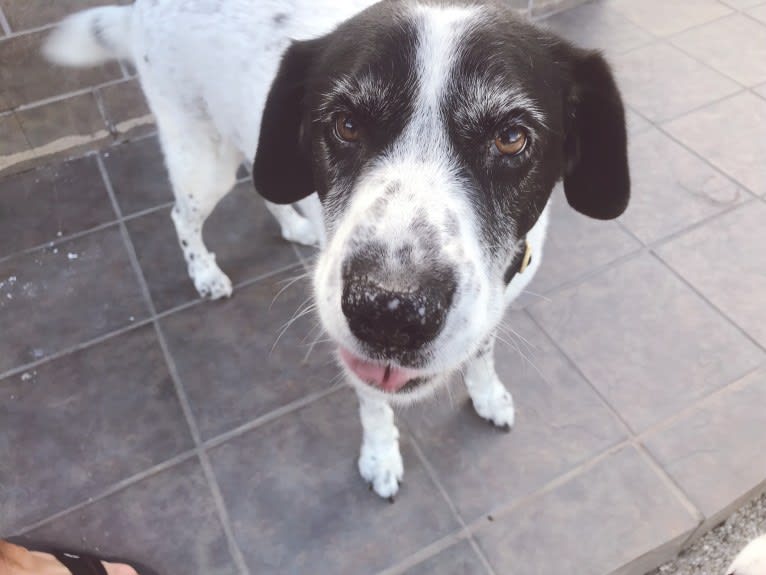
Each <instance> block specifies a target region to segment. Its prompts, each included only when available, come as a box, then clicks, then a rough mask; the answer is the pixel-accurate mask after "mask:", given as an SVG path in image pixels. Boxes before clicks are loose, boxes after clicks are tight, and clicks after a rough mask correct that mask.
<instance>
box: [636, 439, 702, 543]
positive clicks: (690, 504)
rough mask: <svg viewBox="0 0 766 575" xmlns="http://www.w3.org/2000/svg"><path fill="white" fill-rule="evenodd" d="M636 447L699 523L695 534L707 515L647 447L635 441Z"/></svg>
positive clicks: (695, 527) (695, 528) (692, 531)
mask: <svg viewBox="0 0 766 575" xmlns="http://www.w3.org/2000/svg"><path fill="white" fill-rule="evenodd" d="M634 446H635V448H636V450H637V451H638V452H639V453H640V455H641V457H642V458H643V459H644V460H645V461H646V463H647V464H648V465H649V467H651V468H652V471H654V473H655V475H657V477H658V478H660V480H661V481H662V482H663V483H665V484H666V486H667V487H668V489H669V490H670V491H671V492H672V493H673V495H675V496H676V498H677V499H678V501H679V502H680V503H681V504H682V505H683V506H684V507H685V508H686V511H687V512H688V513H689V515H691V516H692V517H694V519H695V521H697V525H695V526H694V529H692V530H691V533H690V535H691V534H693V533H694V532H695V531H697V529H698V528H699V526H700V525H702V524H703V523H704V522H705V520H706V519H707V518H706V517H705V514H704V513H702V511H701V510H700V509H699V508H698V507H697V504H696V503H694V501H692V499H691V497H690V496H689V495H688V494H687V493H686V491H684V489H683V487H681V485H680V484H679V483H678V481H676V480H675V478H674V477H673V476H672V475H670V473H668V471H667V470H666V469H665V468H663V467H662V465H661V464H660V463H659V461H657V460H656V459H655V457H654V455H652V454H651V453H650V452H649V450H648V449H647V448H646V446H645V445H644V444H643V443H642V442H641V441H638V440H637V441H635V442H634Z"/></svg>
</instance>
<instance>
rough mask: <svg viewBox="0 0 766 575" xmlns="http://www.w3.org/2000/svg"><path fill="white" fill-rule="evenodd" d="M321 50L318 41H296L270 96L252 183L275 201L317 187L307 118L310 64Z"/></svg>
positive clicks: (297, 197) (293, 199) (287, 200)
mask: <svg viewBox="0 0 766 575" xmlns="http://www.w3.org/2000/svg"><path fill="white" fill-rule="evenodd" d="M318 49H319V41H318V40H313V41H308V42H295V43H293V44H292V45H291V46H290V48H288V50H287V51H286V52H285V55H284V56H283V57H282V63H281V64H280V67H279V72H278V73H277V76H276V78H275V79H274V83H273V84H272V85H271V90H270V91H269V96H268V98H267V99H266V106H265V107H264V110H263V118H262V120H261V133H260V136H259V139H258V151H257V152H256V154H255V161H254V163H253V182H254V183H255V189H256V190H257V191H258V192H259V193H260V194H261V195H262V196H263V197H264V198H266V199H267V200H269V201H270V202H273V203H275V204H291V203H293V202H297V201H298V200H301V199H303V198H305V197H306V196H309V195H311V194H312V193H313V192H314V181H313V177H312V166H311V146H310V142H311V136H310V134H309V133H308V130H310V128H311V126H310V122H307V123H306V124H307V125H305V126H304V125H303V124H304V121H303V120H304V116H305V110H304V101H305V97H306V84H307V81H308V74H309V68H310V66H311V63H312V61H313V58H314V56H315V54H316V52H317V50H318Z"/></svg>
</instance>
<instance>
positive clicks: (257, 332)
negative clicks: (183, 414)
mask: <svg viewBox="0 0 766 575" xmlns="http://www.w3.org/2000/svg"><path fill="white" fill-rule="evenodd" d="M301 271H302V270H295V271H294V272H293V273H292V274H291V273H288V274H283V275H280V276H277V277H275V278H270V279H269V280H265V281H263V282H258V283H256V284H255V285H253V286H250V287H247V288H244V289H242V290H239V291H238V292H237V293H236V294H235V297H233V298H232V299H231V300H229V301H226V302H223V303H205V304H202V305H200V306H196V307H194V308H191V309H189V310H186V311H182V312H180V313H178V314H175V315H172V316H170V317H168V318H165V319H163V320H162V327H163V330H164V332H165V335H166V337H167V341H168V345H169V347H170V351H171V354H172V355H173V358H174V360H175V363H176V366H177V368H178V372H179V374H180V376H181V380H182V381H183V385H184V388H185V389H186V391H187V393H188V394H189V398H190V400H191V403H192V407H193V410H194V413H195V415H196V417H197V420H198V423H199V426H200V430H201V432H202V435H203V437H205V438H210V437H212V436H215V435H218V434H219V433H222V432H224V431H228V430H230V429H232V428H234V427H236V426H238V425H242V424H244V423H247V422H248V421H250V420H252V419H254V418H256V417H258V416H261V415H265V414H266V413H268V412H269V411H271V410H273V409H275V408H277V407H281V406H283V405H285V404H287V403H290V402H292V401H296V400H298V399H301V398H303V397H305V396H306V395H307V394H311V393H316V392H319V391H322V390H324V389H327V388H328V387H329V386H330V385H331V384H332V383H333V382H334V381H337V376H338V373H339V368H338V367H337V366H336V364H335V361H334V359H333V354H332V350H331V349H330V348H329V344H319V345H317V346H316V348H315V349H313V351H311V354H310V355H309V357H308V359H305V358H306V354H307V353H308V352H309V349H310V345H311V343H312V341H313V339H314V338H319V337H320V336H321V332H319V330H314V331H312V327H313V326H315V325H316V323H317V320H316V318H315V317H314V315H313V314H308V315H307V316H305V317H303V318H301V319H299V320H298V321H296V322H295V323H294V324H293V325H291V326H290V327H289V328H287V329H286V330H285V332H284V335H283V336H282V337H281V338H279V341H278V342H277V338H278V336H279V333H280V331H281V330H282V327H283V326H285V325H286V324H287V322H289V321H290V319H291V318H292V317H293V316H294V315H295V313H296V312H297V311H298V309H299V308H300V306H301V305H302V304H304V303H306V302H307V300H308V295H309V291H308V288H307V286H306V283H305V281H302V282H299V283H296V284H295V285H293V286H291V287H289V288H287V289H285V291H284V292H283V293H282V294H281V295H280V296H279V298H278V299H277V300H276V301H274V298H275V297H276V295H277V294H278V293H279V291H280V290H281V289H282V288H283V287H285V286H286V285H287V280H288V279H289V278H291V277H293V276H295V275H297V274H298V273H300V272H301ZM272 302H273V303H272ZM275 342H276V343H275ZM211 390H215V393H211Z"/></svg>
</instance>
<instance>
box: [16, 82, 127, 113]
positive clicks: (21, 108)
mask: <svg viewBox="0 0 766 575" xmlns="http://www.w3.org/2000/svg"><path fill="white" fill-rule="evenodd" d="M124 83H126V80H125V78H114V79H112V80H107V81H106V82H102V83H100V84H94V85H93V86H87V87H85V88H80V89H78V90H72V91H71V92H66V93H64V94H56V95H54V96H50V97H48V98H43V99H42V100H35V101H34V102H27V103H25V104H19V105H18V106H16V107H13V108H11V109H10V110H9V112H26V111H27V110H34V109H35V108H42V107H43V106H47V105H49V104H55V103H57V102H61V101H63V100H68V99H70V98H76V97H77V96H83V95H86V94H90V93H95V92H97V91H99V90H102V89H103V88H109V87H111V86H117V85H119V84H124Z"/></svg>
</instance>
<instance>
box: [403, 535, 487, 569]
mask: <svg viewBox="0 0 766 575" xmlns="http://www.w3.org/2000/svg"><path fill="white" fill-rule="evenodd" d="M484 573H487V571H486V569H485V568H484V565H483V564H482V562H481V561H480V560H479V557H478V556H477V555H476V551H474V550H473V547H471V544H470V543H468V542H467V541H461V542H460V543H457V544H455V545H453V546H452V547H448V548H447V549H445V550H444V551H442V552H441V553H438V554H437V555H435V556H434V557H431V558H430V559H427V560H426V561H423V562H422V563H418V564H417V565H415V566H414V567H411V568H410V569H407V570H406V571H404V572H403V573H402V575H482V574H484Z"/></svg>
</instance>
